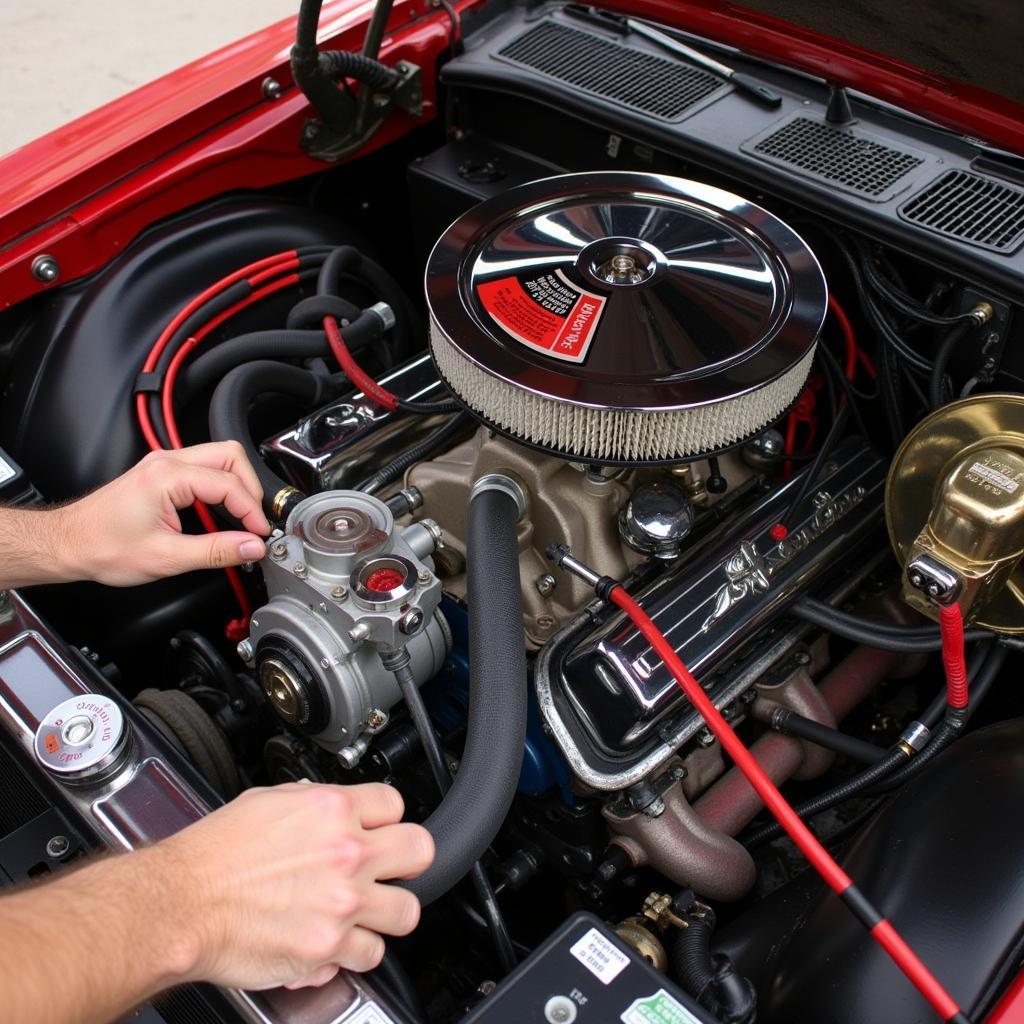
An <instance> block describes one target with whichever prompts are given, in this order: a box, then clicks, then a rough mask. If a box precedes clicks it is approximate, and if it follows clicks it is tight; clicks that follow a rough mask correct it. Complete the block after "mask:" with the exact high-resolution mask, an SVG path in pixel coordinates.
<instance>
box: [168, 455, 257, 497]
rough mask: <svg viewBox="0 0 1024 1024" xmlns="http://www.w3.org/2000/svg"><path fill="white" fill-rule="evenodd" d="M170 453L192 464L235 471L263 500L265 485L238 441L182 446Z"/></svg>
mask: <svg viewBox="0 0 1024 1024" xmlns="http://www.w3.org/2000/svg"><path fill="white" fill-rule="evenodd" d="M170 454H171V455H172V457H173V458H174V459H175V460H176V461H178V462H182V463H185V464H187V465H190V466H205V467H206V468H207V469H223V470H226V471H227V472H229V473H234V474H235V475H236V476H237V477H238V478H239V479H240V480H241V481H242V483H243V484H244V485H245V488H246V490H247V491H249V493H250V494H251V495H252V496H253V497H254V498H255V499H256V500H257V501H259V502H262V501H263V486H262V485H261V484H260V480H259V477H258V476H257V475H256V470H255V469H253V467H252V463H251V462H250V461H249V458H248V456H247V455H246V454H245V449H244V448H243V447H242V446H241V445H240V444H239V443H238V442H237V441H211V442H210V443H209V444H196V445H192V446H191V447H190V448H180V449H178V450H177V451H175V452H173V453H170Z"/></svg>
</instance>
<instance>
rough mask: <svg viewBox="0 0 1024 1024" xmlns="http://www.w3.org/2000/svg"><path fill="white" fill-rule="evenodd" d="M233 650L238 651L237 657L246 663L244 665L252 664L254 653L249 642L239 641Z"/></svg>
mask: <svg viewBox="0 0 1024 1024" xmlns="http://www.w3.org/2000/svg"><path fill="white" fill-rule="evenodd" d="M235 650H236V651H238V656H239V657H240V658H241V659H242V661H244V662H245V663H246V665H248V664H250V663H251V662H252V659H253V655H254V654H255V651H254V650H253V646H252V641H251V640H239V641H238V646H237V647H236V648H235Z"/></svg>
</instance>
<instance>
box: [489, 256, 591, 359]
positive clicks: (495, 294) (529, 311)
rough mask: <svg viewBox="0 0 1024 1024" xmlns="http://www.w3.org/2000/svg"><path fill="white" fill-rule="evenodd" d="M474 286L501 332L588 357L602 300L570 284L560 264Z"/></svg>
mask: <svg viewBox="0 0 1024 1024" xmlns="http://www.w3.org/2000/svg"><path fill="white" fill-rule="evenodd" d="M476 290H477V295H478V296H479V298H480V303H481V305H482V306H483V307H484V309H485V310H487V312H488V314H489V315H490V317H491V319H492V320H493V321H494V322H495V323H496V324H497V325H498V326H499V327H500V328H501V329H502V330H503V331H505V333H506V334H509V335H510V336H511V337H513V338H515V340H516V341H518V342H520V343H521V344H523V345H526V346H527V347H529V348H535V349H539V350H540V351H541V352H543V353H544V354H545V355H548V356H551V357H552V358H554V359H564V360H565V361H566V362H570V363H582V362H583V360H584V359H586V358H587V352H588V351H589V349H590V345H591V343H592V342H593V340H594V334H595V332H596V330H597V325H598V322H599V321H600V319H601V313H602V311H603V310H604V304H605V302H606V301H607V300H606V299H605V297H604V296H603V295H596V294H594V293H593V292H588V291H584V290H583V289H582V288H580V287H579V286H578V285H575V284H573V283H572V282H571V281H570V280H569V279H568V278H567V277H566V276H565V275H564V274H563V273H562V272H561V271H560V270H555V271H553V272H552V273H543V274H538V273H536V272H532V273H529V274H519V275H518V276H512V277H501V278H497V279H495V280H493V281H484V282H482V283H481V284H478V285H477V288H476Z"/></svg>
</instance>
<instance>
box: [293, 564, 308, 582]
mask: <svg viewBox="0 0 1024 1024" xmlns="http://www.w3.org/2000/svg"><path fill="white" fill-rule="evenodd" d="M292 572H293V573H295V575H296V576H298V577H299V579H300V580H304V579H305V578H306V563H305V562H296V563H295V564H294V565H293V566H292Z"/></svg>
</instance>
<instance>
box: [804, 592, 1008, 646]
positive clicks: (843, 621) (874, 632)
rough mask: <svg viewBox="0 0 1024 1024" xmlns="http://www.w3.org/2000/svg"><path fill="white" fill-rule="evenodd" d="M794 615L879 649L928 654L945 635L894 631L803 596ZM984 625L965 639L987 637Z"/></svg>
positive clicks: (968, 632)
mask: <svg viewBox="0 0 1024 1024" xmlns="http://www.w3.org/2000/svg"><path fill="white" fill-rule="evenodd" d="M790 610H791V612H792V614H793V615H794V617H795V618H798V619H800V620H801V621H803V622H810V623H812V624H813V625H815V626H820V627H821V628H822V629H827V630H828V631H829V632H830V633H835V634H836V636H841V637H843V638H844V639H846V640H852V641H853V642H854V643H858V644H864V646H866V647H873V648H875V650H878V651H895V652H897V653H900V654H927V653H929V652H931V651H939V650H942V638H941V637H940V636H939V631H938V629H937V628H936V629H935V630H934V632H933V633H924V632H922V631H919V630H916V629H912V628H908V629H906V630H905V631H902V630H901V631H900V632H898V633H897V632H893V631H892V630H891V629H888V628H886V626H885V625H884V624H882V623H878V622H873V621H872V620H871V619H858V618H856V617H854V616H851V615H849V614H847V613H846V612H840V611H838V609H835V608H832V607H830V606H829V605H826V604H822V603H821V602H820V601H812V600H808V599H806V598H801V600H799V601H797V602H796V603H795V604H794V605H793V606H792V608H791V609H790ZM991 635H992V634H991V633H989V632H988V631H987V630H984V629H966V630H964V639H965V640H984V639H987V638H989V637H991Z"/></svg>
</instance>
